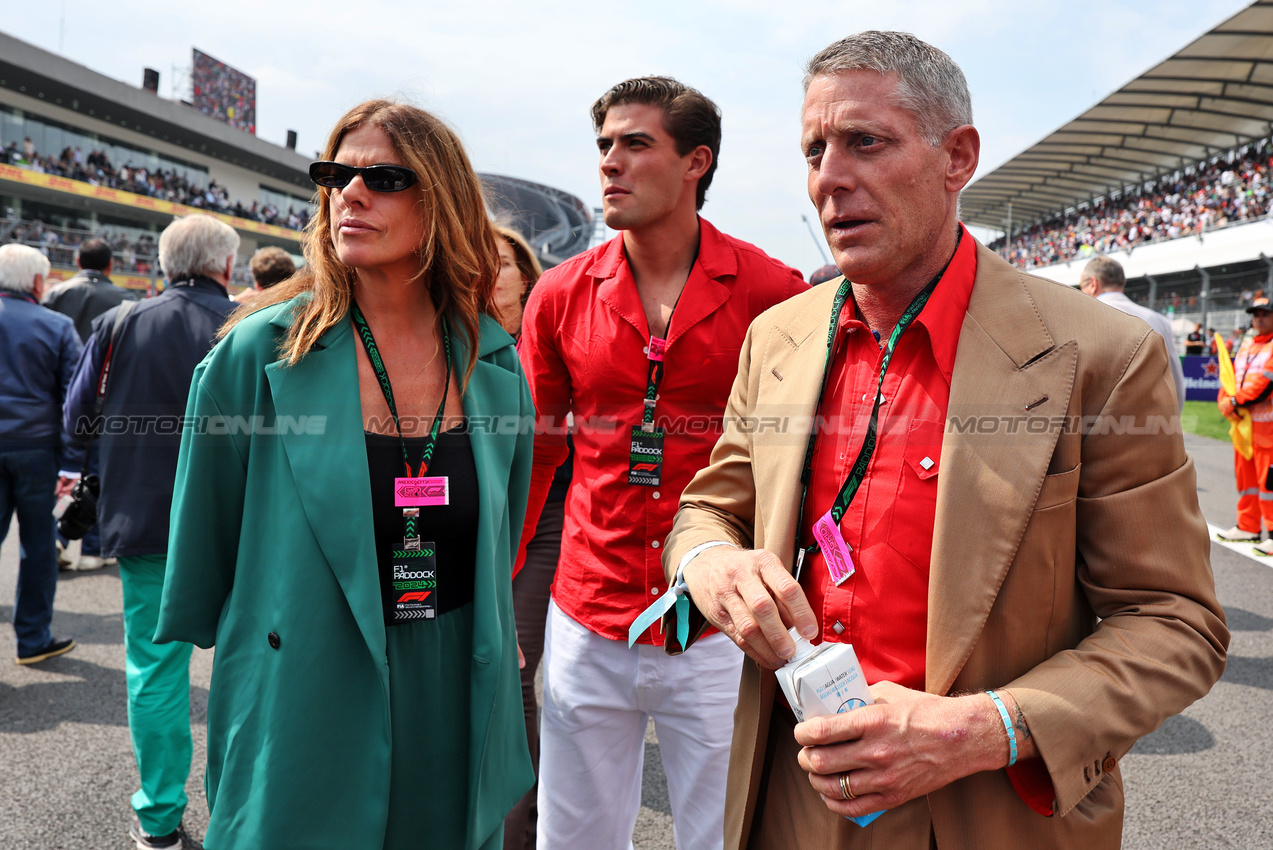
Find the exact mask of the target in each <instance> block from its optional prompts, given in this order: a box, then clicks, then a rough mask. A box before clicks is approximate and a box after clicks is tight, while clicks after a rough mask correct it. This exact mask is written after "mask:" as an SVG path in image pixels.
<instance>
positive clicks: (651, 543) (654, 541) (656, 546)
mask: <svg viewBox="0 0 1273 850" xmlns="http://www.w3.org/2000/svg"><path fill="white" fill-rule="evenodd" d="M650 546H651V548H654V549H657V548H659V541H657V540H651V541H650Z"/></svg>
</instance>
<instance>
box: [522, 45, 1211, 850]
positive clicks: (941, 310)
mask: <svg viewBox="0 0 1273 850" xmlns="http://www.w3.org/2000/svg"><path fill="white" fill-rule="evenodd" d="M805 86H806V94H805V102H804V112H803V122H802V123H803V137H802V149H803V152H804V155H805V158H806V160H807V164H808V187H809V195H810V198H811V199H812V200H813V202H814V205H815V206H816V208H817V209H818V212H819V217H820V219H821V221H822V224H823V228H824V230H825V232H826V236H827V240H828V242H829V243H830V245H831V248H832V251H833V253H834V255H835V258H836V264H837V265H838V266H839V268H840V270H841V271H843V272H845V274H846V277H847V281H846V282H845V283H844V284H843V285H841V286H839V287H827V286H823V287H818V288H815V289H813V290H812V291H811V292H809V293H806V294H804V295H799V296H796V297H795V298H792V299H790V300H788V301H786V302H785V303H783V304H781V305H779V306H778V307H776V308H774V309H772V310H769V311H768V312H766V313H765V314H764V315H763V316H762V318H761V319H759V320H757V321H756V322H754V323H753V324H752V327H751V329H750V331H749V332H748V336H747V340H748V342H747V345H746V346H745V348H744V349H743V352H742V354H741V356H740V360H739V362H740V371H739V374H738V377H737V379H736V381H735V383H734V389H733V393H732V395H731V397H730V402H731V403H730V406H729V408H728V410H727V411H726V415H725V422H726V429H725V433H724V435H723V436H722V437H721V440H720V442H719V443H718V444H717V446H716V448H715V449H714V450H713V451H712V462H711V465H709V466H708V467H707V468H706V469H704V470H702V471H700V472H699V473H698V475H697V476H696V477H695V478H694V480H693V481H692V482H691V483H690V484H689V486H688V487H687V488H686V490H685V491H684V493H683V494H682V496H681V506H680V509H679V511H678V512H677V514H676V523H675V525H674V527H673V529H672V533H671V535H670V536H669V537H668V539H667V541H666V546H663V547H662V550H663V553H664V554H663V558H664V564H663V565H664V570H665V572H666V575H667V576H668V578H669V579H670V580H671V583H672V585H673V587H674V588H679V587H680V586H681V582H682V581H683V582H684V584H685V585H686V586H688V597H689V600H690V604H689V605H688V606H684V607H681V606H673V607H671V608H669V609H668V611H669V615H668V619H667V621H666V622H665V629H664V634H665V635H666V636H667V637H666V643H667V646H668V648H669V650H671V651H676V650H679V649H680V648H681V647H682V646H683V645H684V644H685V643H686V642H687V640H683V639H681V638H679V637H678V631H680V630H681V629H682V627H683V626H682V624H684V625H685V626H687V627H688V636H689V640H688V642H690V643H691V647H690V651H693V646H692V642H693V637H694V636H695V635H696V634H697V633H698V632H699V631H700V630H701V629H702V628H703V627H704V625H705V622H710V623H712V624H713V625H716V626H717V627H719V628H720V629H722V631H724V632H725V633H726V634H727V635H729V636H730V637H731V638H733V639H734V640H735V641H737V642H738V643H739V645H741V646H742V647H743V649H744V650H745V651H746V652H747V653H748V656H749V660H748V661H747V662H746V663H745V664H744V674H743V681H742V683H741V686H740V688H739V706H738V713H737V715H736V728H735V733H734V745H733V752H732V756H731V758H730V764H729V770H730V773H729V784H728V795H729V803H728V805H727V807H726V811H727V812H728V816H727V821H726V828H725V847H727V848H729V849H730V850H737V848H740V847H750V848H774V847H783V848H813V847H817V848H831V850H839V848H859V847H860V848H865V847H888V848H903V847H904V848H929V847H936V846H938V845H940V846H941V847H942V848H943V850H974V848H985V847H1023V848H1024V847H1029V848H1031V849H1032V850H1040V849H1041V848H1049V850H1072V848H1082V847H1093V848H1094V847H1102V848H1114V847H1118V846H1119V844H1120V838H1121V831H1122V824H1123V782H1122V780H1121V777H1120V775H1119V771H1118V766H1117V765H1118V761H1119V759H1121V758H1122V757H1123V756H1124V755H1125V754H1126V753H1127V752H1128V751H1129V750H1130V749H1131V748H1132V746H1133V745H1134V744H1135V743H1136V740H1137V739H1138V738H1139V737H1140V736H1142V735H1145V734H1148V733H1149V732H1151V731H1153V730H1154V729H1157V728H1158V727H1159V725H1160V724H1161V723H1162V722H1163V720H1164V719H1165V718H1166V717H1168V716H1169V715H1171V714H1172V713H1174V712H1178V711H1180V710H1181V709H1183V708H1184V707H1185V706H1187V705H1188V704H1189V703H1190V702H1192V701H1193V700H1195V699H1198V698H1199V697H1200V696H1202V695H1203V694H1205V693H1206V692H1207V691H1208V689H1209V688H1210V687H1211V685H1212V684H1213V683H1214V682H1215V681H1216V679H1217V678H1219V676H1220V673H1221V672H1222V670H1223V669H1224V660H1225V649H1226V646H1227V642H1228V632H1227V630H1226V628H1225V626H1224V613H1223V609H1222V608H1221V606H1220V603H1219V602H1218V600H1217V599H1216V595H1215V587H1214V581H1213V578H1212V574H1211V569H1210V565H1209V563H1208V551H1209V544H1208V540H1207V532H1206V525H1205V522H1204V520H1203V517H1202V513H1201V511H1200V510H1199V509H1198V501H1197V494H1196V491H1195V486H1194V472H1193V466H1192V461H1191V460H1190V458H1189V455H1188V454H1187V453H1186V452H1185V447H1184V442H1183V440H1182V438H1181V435H1180V432H1179V429H1176V428H1171V427H1166V428H1163V427H1156V428H1138V429H1134V430H1132V431H1128V430H1127V429H1125V428H1120V427H1115V428H1108V427H1091V428H1090V429H1089V428H1088V427H1087V419H1086V414H1087V412H1088V411H1091V412H1099V413H1100V414H1101V417H1099V418H1102V419H1103V418H1104V417H1109V418H1110V419H1111V420H1112V421H1113V422H1115V423H1121V422H1122V421H1123V420H1124V419H1125V418H1133V419H1135V420H1136V421H1137V422H1141V421H1143V420H1142V419H1141V417H1145V416H1148V417H1150V419H1149V421H1150V422H1155V421H1161V420H1167V421H1171V420H1174V419H1175V417H1176V411H1177V406H1176V396H1175V394H1174V392H1172V388H1171V386H1170V383H1169V380H1168V378H1167V374H1168V370H1167V365H1168V364H1167V362H1166V361H1167V356H1166V351H1165V350H1164V348H1163V346H1162V345H1161V344H1159V343H1158V342H1157V341H1156V340H1153V339H1152V338H1151V339H1147V337H1148V336H1149V333H1150V332H1149V329H1148V328H1146V327H1145V326H1144V323H1143V322H1141V321H1139V320H1136V319H1133V318H1131V317H1128V316H1124V315H1122V314H1120V313H1118V312H1117V311H1114V310H1109V309H1106V308H1105V307H1103V306H1100V305H1098V304H1096V303H1095V302H1094V301H1093V300H1092V299H1089V298H1087V297H1085V296H1083V295H1082V294H1081V293H1078V292H1075V291H1074V290H1073V289H1071V288H1069V287H1065V286H1060V285H1057V284H1055V283H1052V282H1050V281H1044V280H1040V279H1038V278H1032V277H1028V276H1025V275H1022V274H1020V273H1019V272H1018V271H1017V270H1016V269H1014V268H1012V267H1011V266H1010V265H1008V264H1007V263H1005V262H1003V261H1002V260H1001V259H1000V258H999V257H998V256H997V255H996V254H995V253H994V252H992V251H990V250H988V249H987V248H985V247H984V246H981V245H979V244H977V242H976V240H975V239H974V238H973V236H972V235H971V234H970V233H969V232H968V231H967V230H966V229H965V228H964V227H963V226H962V225H961V224H960V223H959V218H958V216H959V212H958V210H959V193H960V191H961V190H962V189H963V187H964V186H965V185H966V184H967V182H968V181H969V179H971V177H972V175H973V173H974V171H975V169H976V165H977V160H978V156H979V147H980V138H979V136H978V133H977V130H976V129H975V128H974V127H973V126H972V125H971V120H972V107H971V100H970V97H969V94H968V89H967V84H966V82H965V80H964V76H963V73H962V72H961V71H960V70H959V68H958V66H956V65H955V64H954V62H953V61H952V60H951V59H950V58H949V57H948V56H946V55H945V54H944V53H941V52H940V51H938V50H937V49H936V48H934V47H932V46H930V45H927V44H925V43H923V42H921V41H919V40H918V39H916V38H914V36H911V35H909V34H906V33H880V32H866V33H858V34H856V35H852V36H849V37H848V38H846V39H843V40H842V41H840V42H837V43H836V44H833V45H830V46H829V47H827V48H826V49H824V50H823V51H821V52H820V53H819V54H817V55H816V56H815V57H814V58H813V59H812V60H811V61H810V64H809V66H808V69H807V73H806V77H805ZM850 281H851V282H850ZM533 306H534V302H533V299H532V308H533ZM678 312H679V311H678ZM828 322H829V325H828ZM881 349H882V350H881ZM777 411H802V412H806V413H808V412H813V411H818V413H819V415H818V417H817V420H818V421H827V422H830V423H836V422H840V423H848V426H847V427H836V428H833V429H828V430H827V431H824V432H823V433H821V434H819V433H818V432H817V431H814V432H812V433H808V432H806V431H805V430H804V429H806V428H809V427H810V425H809V418H806V419H805V424H803V425H800V426H796V427H797V428H799V429H800V430H798V431H797V432H796V433H795V434H792V433H790V432H789V431H787V432H784V431H783V430H780V429H779V430H775V429H774V428H773V427H770V428H769V429H768V432H767V429H766V426H765V424H764V423H765V422H766V421H768V420H769V419H770V417H772V416H773V414H774V413H775V412H777ZM1000 414H1002V417H1003V418H999V415H1000ZM877 415H878V425H879V427H878V428H877V427H876V425H877ZM1078 419H1083V420H1084V426H1083V427H1069V426H1067V425H1066V424H1065V423H1066V422H1070V421H1072V420H1078ZM974 421H975V422H976V423H978V424H979V427H978V428H975V429H974V428H966V427H964V425H963V424H962V423H963V422H974ZM889 423H892V424H891V425H890V424H889ZM956 423H959V424H958V425H956ZM980 423H985V424H986V425H989V426H990V427H988V428H985V430H982V427H981V426H980ZM996 423H997V424H996ZM1031 423H1036V424H1039V425H1043V426H1044V427H1043V428H1042V429H1041V430H1040V429H1038V428H1037V427H1036V425H1035V424H1031ZM1095 425H1096V426H1099V425H1100V422H1097V423H1095ZM1032 434H1033V436H1032ZM806 435H807V438H806ZM855 458H856V460H855ZM802 467H803V473H802V472H801V470H802ZM859 483H860V484H861V485H862V486H861V488H860V489H859V488H858V485H859ZM563 563H564V559H563ZM793 570H795V571H796V577H793V576H792V574H791V573H792V571H793ZM682 610H687V612H688V615H689V620H688V622H687V621H686V620H685V619H683V615H682V613H681V611H682ZM704 618H706V621H705V620H704ZM788 626H791V627H793V628H795V629H797V630H798V632H799V633H800V634H802V635H804V636H805V637H806V638H809V639H819V638H820V639H821V640H822V641H826V642H844V643H851V644H852V645H853V648H854V649H855V650H856V653H857V657H858V660H859V661H860V664H861V667H862V671H863V674H864V676H865V679H866V681H867V682H870V683H871V695H872V697H873V699H874V701H875V704H874V705H865V706H862V707H859V708H856V709H854V710H852V711H844V713H841V714H831V715H829V716H823V717H814V718H812V719H806V720H805V721H804V722H802V723H799V724H797V723H796V718H795V716H794V715H793V714H792V712H791V710H790V709H789V707H788V706H787V704H786V703H785V702H784V701H783V700H781V699H779V698H778V688H777V682H776V678H775V676H774V675H773V672H772V670H773V668H775V667H779V666H781V665H782V663H783V661H784V659H788V658H792V657H793V653H794V652H795V647H794V646H793V642H792V640H791V638H790V637H789V635H788ZM810 786H812V787H810ZM673 799H675V797H674V798H673ZM881 811H882V812H883V814H881V815H880V816H879V818H878V819H877V820H875V821H873V822H871V823H870V824H869V825H868V826H866V827H865V828H860V827H859V826H857V825H855V824H853V823H851V822H849V821H848V820H846V819H845V817H844V816H853V817H863V816H866V815H868V814H869V813H877V812H881Z"/></svg>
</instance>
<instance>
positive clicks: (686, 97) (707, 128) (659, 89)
mask: <svg viewBox="0 0 1273 850" xmlns="http://www.w3.org/2000/svg"><path fill="white" fill-rule="evenodd" d="M626 103H644V104H648V105H649V106H657V107H659V108H660V109H662V110H663V127H664V129H666V130H667V132H668V135H670V136H671V137H672V138H673V139H675V140H676V152H677V153H678V154H680V155H681V156H685V155H686V154H688V153H689V152H690V151H692V150H694V148H696V147H698V146H699V145H706V146H707V147H708V149H709V150H710V151H711V152H712V164H711V165H709V166H708V167H707V173H706V174H704V175H703V176H702V177H700V178H699V180H698V201H697V207H696V209H700V210H701V209H702V208H703V201H705V200H706V199H707V187H708V186H711V185H712V175H714V174H715V173H716V162H717V160H718V159H720V109H719V108H718V107H717V106H716V104H715V103H713V102H712V101H711V99H710V98H708V97H707V96H706V95H704V94H703V93H702V92H700V91H699V90H698V89H694V88H690V87H689V86H687V85H685V84H684V83H681V82H678V81H677V80H674V79H672V78H671V77H634V78H633V79H631V80H624V81H623V82H621V83H619V84H618V85H616V86H614V87H613V88H612V89H610V90H609V91H608V92H606V93H605V94H603V95H602V96H601V97H600V98H598V99H597V102H596V103H594V104H593V105H592V124H593V127H594V128H595V129H596V130H597V132H598V133H599V132H601V126H602V125H603V124H605V121H606V113H607V112H608V111H609V110H610V107H612V106H622V105H624V104H626Z"/></svg>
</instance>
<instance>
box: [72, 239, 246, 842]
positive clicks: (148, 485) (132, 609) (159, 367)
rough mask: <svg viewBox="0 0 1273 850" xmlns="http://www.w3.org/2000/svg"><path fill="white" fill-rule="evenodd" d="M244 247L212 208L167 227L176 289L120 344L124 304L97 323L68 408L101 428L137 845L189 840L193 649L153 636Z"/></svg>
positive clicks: (82, 425)
mask: <svg viewBox="0 0 1273 850" xmlns="http://www.w3.org/2000/svg"><path fill="white" fill-rule="evenodd" d="M238 250H239V237H238V234H236V233H235V232H234V230H233V229H231V228H230V227H229V226H228V225H225V224H222V223H221V222H220V221H217V220H216V219H214V218H211V217H210V216H203V215H192V216H188V217H186V218H182V219H178V220H177V221H175V222H173V223H172V224H170V225H169V226H168V228H167V229H166V230H164V232H163V234H162V235H160V237H159V264H160V266H161V267H162V268H163V272H164V277H165V278H166V280H167V281H168V283H167V288H166V289H165V290H164V292H163V294H162V295H160V296H159V297H157V298H151V299H147V300H146V301H143V302H141V303H140V304H138V305H137V306H136V307H135V308H133V309H132V311H131V312H130V313H128V314H127V316H125V317H124V319H123V322H122V324H121V325H120V328H119V330H118V332H117V337H116V339H115V341H114V343H113V345H112V343H111V332H112V329H113V326H114V320H115V310H109V311H107V312H105V313H103V314H102V315H101V316H100V317H98V319H97V320H96V321H95V322H94V323H93V334H92V336H91V337H89V340H88V345H87V346H86V347H85V348H84V354H83V356H82V357H81V358H80V362H79V365H78V366H77V367H76V371H75V377H74V380H73V381H72V385H71V389H70V392H69V393H68V396H67V402H66V408H65V412H64V423H63V424H64V426H65V428H66V430H67V432H68V433H70V434H73V435H76V437H77V438H78V439H81V440H82V439H84V438H85V437H86V435H87V434H88V433H89V432H90V431H92V430H93V429H98V431H99V436H98V438H97V445H99V446H100V447H101V466H102V474H101V482H102V492H101V496H100V497H99V500H98V522H99V524H100V526H101V534H102V554H103V555H105V556H106V557H117V558H119V576H120V583H121V584H122V585H123V591H124V645H125V651H126V653H127V659H128V666H127V677H128V727H129V731H130V732H131V733H132V739H133V752H134V754H135V755H136V757H137V771H138V773H139V774H140V776H141V790H140V791H138V792H137V793H136V794H134V795H133V800H132V802H133V809H134V810H135V812H136V819H135V820H134V823H133V826H132V829H131V831H130V834H131V835H132V837H133V839H134V840H135V841H136V843H137V847H139V848H154V847H178V846H180V844H181V828H180V825H181V817H182V814H183V813H184V811H185V806H186V793H185V784H186V776H187V774H188V773H189V772H190V758H191V738H190V671H189V660H190V650H191V645H190V644H188V643H170V644H165V645H157V644H155V643H153V642H152V640H151V638H152V637H153V636H154V634H155V625H156V623H157V621H158V618H159V602H160V595H161V593H162V590H163V582H164V572H165V569H166V562H167V552H168V511H169V507H170V506H171V503H172V491H173V481H174V479H175V477H176V474H177V452H178V449H179V448H180V445H181V423H182V417H183V414H184V413H185V409H186V399H187V396H188V395H189V392H190V379H191V376H192V375H193V374H194V370H195V366H197V365H198V364H199V361H201V360H202V359H203V357H204V355H206V354H207V353H208V351H209V350H210V349H211V348H212V343H213V340H214V339H215V337H216V333H217V329H218V328H219V327H220V326H221V323H222V322H223V321H225V319H226V317H227V316H228V315H229V314H230V311H231V310H232V309H233V308H234V303H233V302H232V301H231V300H230V298H229V295H228V294H227V292H226V284H227V283H229V281H230V272H231V271H232V269H233V267H234V258H235V255H236V254H237V253H238ZM116 309H118V308H116ZM108 347H111V348H112V349H113V350H112V354H111V367H110V373H109V379H108V382H107V386H106V395H105V404H104V407H103V409H102V415H101V417H100V418H98V417H97V416H95V414H94V402H95V397H96V389H97V376H98V375H99V374H101V371H102V363H103V361H104V360H105V357H106V351H107V349H108Z"/></svg>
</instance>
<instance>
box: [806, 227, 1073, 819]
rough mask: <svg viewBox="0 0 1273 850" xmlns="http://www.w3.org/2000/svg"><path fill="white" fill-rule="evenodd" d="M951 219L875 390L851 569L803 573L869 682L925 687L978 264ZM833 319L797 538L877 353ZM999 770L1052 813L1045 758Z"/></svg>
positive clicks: (863, 333)
mask: <svg viewBox="0 0 1273 850" xmlns="http://www.w3.org/2000/svg"><path fill="white" fill-rule="evenodd" d="M960 227H961V234H960V240H959V247H958V248H957V249H956V250H955V256H954V257H953V258H952V259H951V261H950V265H948V266H947V267H946V271H945V272H944V273H943V274H942V278H941V280H940V281H939V282H938V284H937V286H936V288H935V289H934V290H933V294H932V296H931V297H930V298H929V299H928V303H927V304H925V305H924V309H923V310H922V311H921V312H920V314H919V316H917V317H916V318H915V320H914V321H913V322H912V323H911V325H910V327H908V328H907V329H906V332H905V333H903V334H902V336H901V338H900V339H899V340H898V343H897V350H896V351H895V352H894V354H893V359H892V361H891V362H890V363H889V367H888V373H887V374H886V375H885V377H884V386H883V388H882V389H881V390H880V394H881V395H883V396H884V401H883V402H881V404H880V412H879V421H878V423H877V426H876V427H877V429H878V430H877V442H876V445H875V452H874V453H873V454H872V456H871V463H870V466H868V467H867V473H866V478H865V479H864V480H863V481H862V484H861V486H860V487H859V488H858V491H857V495H855V496H854V498H853V502H852V503H851V504H850V505H849V509H848V510H847V511H846V512H845V514H844V516H843V518H841V520H840V533H841V534H843V535H844V540H845V542H846V543H848V544H849V546H851V547H852V557H853V562H854V564H855V566H856V567H857V569H856V571H855V572H854V574H853V575H852V576H850V577H849V578H848V579H847V580H846V581H845V582H844V583H843V584H841V585H840V586H839V587H836V586H835V584H834V583H833V582H832V581H831V576H830V573H829V572H828V571H827V565H826V561H825V560H824V558H823V556H822V554H821V553H820V552H819V553H818V554H816V555H811V556H809V557H808V558H806V559H805V563H804V570H803V573H802V574H801V578H800V584H801V586H802V587H803V588H804V591H805V595H806V596H807V597H808V599H809V604H810V606H811V607H812V608H813V612H814V614H815V615H817V617H818V622H819V624H820V626H821V629H822V640H824V641H835V642H837V643H851V644H853V649H854V652H855V653H856V654H857V657H858V661H859V662H860V663H861V665H862V670H863V672H864V673H865V674H866V680H867V682H870V683H875V682H882V681H890V682H895V683H897V684H899V685H902V686H904V687H907V688H912V689H914V690H919V691H922V690H924V676H925V667H926V665H925V644H926V642H927V639H928V567H929V560H930V558H931V556H932V549H933V522H934V519H935V517H936V513H937V478H938V475H939V474H940V472H941V445H942V433H943V430H944V427H945V422H946V410H947V407H948V406H949V403H950V376H951V372H952V370H953V369H954V367H955V352H956V350H957V348H958V347H959V332H960V329H961V328H962V327H963V321H964V314H965V313H966V312H967V311H968V301H969V300H970V299H971V297H972V287H973V281H974V280H975V278H976V275H977V243H976V242H975V241H974V240H973V238H972V237H971V236H970V235H969V234H968V232H967V230H964V229H963V227H962V225H961V226H960ZM824 285H826V286H830V285H832V284H829V283H828V284H824ZM829 318H830V317H828V319H829ZM839 325H840V327H839V331H838V333H839V338H838V339H837V341H836V350H835V357H834V358H833V360H832V362H831V371H830V374H829V375H828V379H827V392H826V395H825V396H824V398H823V401H822V407H821V410H820V413H821V415H822V416H823V417H824V419H825V422H826V425H824V430H823V432H822V433H821V434H820V435H819V437H818V442H817V445H816V446H815V448H814V453H813V474H812V476H811V477H810V482H809V493H808V496H807V498H806V500H805V509H804V522H803V526H802V528H801V534H802V539H803V543H804V545H806V546H807V545H809V544H810V543H812V542H813V523H814V522H816V521H817V520H818V519H819V518H820V517H821V516H822V515H823V514H825V513H826V512H827V511H828V510H829V509H830V507H831V504H832V502H833V501H834V500H835V497H836V495H837V494H838V493H839V492H840V487H841V485H843V483H844V481H845V479H846V478H847V477H848V474H849V469H850V467H852V465H853V461H854V460H856V459H857V454H858V450H859V449H860V448H861V446H862V440H863V438H864V437H865V435H866V426H867V422H868V421H869V420H870V417H871V405H872V403H873V400H874V395H875V387H876V383H877V382H878V381H879V375H880V360H881V358H882V357H883V356H884V349H883V348H882V347H881V346H880V344H879V343H877V342H876V340H875V337H874V335H873V334H872V333H871V330H870V329H869V328H868V327H867V326H866V324H865V323H863V321H862V320H861V319H860V318H859V317H858V314H857V308H856V306H855V305H854V303H853V300H852V299H851V298H850V300H849V301H848V303H846V304H845V305H844V309H843V310H842V311H841V313H840V321H839ZM886 341H887V340H886ZM1007 772H1008V778H1009V779H1010V780H1011V781H1012V785H1013V787H1014V788H1015V789H1016V791H1017V794H1018V795H1019V796H1020V797H1021V799H1022V800H1024V801H1025V802H1026V803H1027V804H1028V805H1029V806H1030V807H1031V808H1032V809H1034V810H1035V811H1036V812H1038V813H1039V814H1042V815H1050V814H1052V800H1053V797H1054V796H1055V794H1054V791H1053V789H1052V781H1051V779H1050V778H1049V776H1048V773H1047V769H1046V767H1045V766H1044V763H1043V760H1042V759H1030V760H1028V761H1024V762H1020V763H1018V764H1017V765H1015V766H1013V767H1011V768H1008V771H1007Z"/></svg>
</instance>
